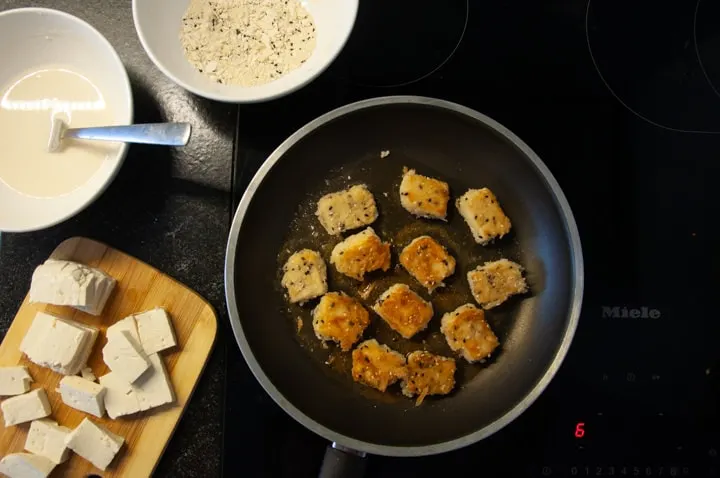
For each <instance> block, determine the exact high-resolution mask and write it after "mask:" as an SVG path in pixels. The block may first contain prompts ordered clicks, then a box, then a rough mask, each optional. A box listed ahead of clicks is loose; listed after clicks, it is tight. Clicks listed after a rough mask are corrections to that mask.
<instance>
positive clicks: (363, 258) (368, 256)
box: [330, 227, 390, 280]
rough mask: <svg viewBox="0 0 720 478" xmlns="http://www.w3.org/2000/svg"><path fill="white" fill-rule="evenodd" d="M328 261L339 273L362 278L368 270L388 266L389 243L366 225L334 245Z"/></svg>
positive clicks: (384, 269) (358, 278)
mask: <svg viewBox="0 0 720 478" xmlns="http://www.w3.org/2000/svg"><path fill="white" fill-rule="evenodd" d="M330 263H331V264H334V265H335V268H336V269H337V270H338V272H340V273H341V274H345V275H346V276H348V277H352V278H353V279H357V280H363V278H364V277H365V274H367V273H368V272H372V271H376V270H378V269H382V270H383V271H386V270H388V269H389V268H390V244H388V243H387V242H382V240H381V239H380V237H378V235H377V234H376V233H375V230H374V229H373V228H372V227H368V228H367V229H365V230H364V231H362V232H358V233H357V234H353V235H352V236H348V238H347V239H345V240H344V241H342V242H341V243H339V244H338V245H337V246H335V248H334V249H333V251H332V254H331V255H330Z"/></svg>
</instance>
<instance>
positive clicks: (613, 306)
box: [224, 0, 720, 478]
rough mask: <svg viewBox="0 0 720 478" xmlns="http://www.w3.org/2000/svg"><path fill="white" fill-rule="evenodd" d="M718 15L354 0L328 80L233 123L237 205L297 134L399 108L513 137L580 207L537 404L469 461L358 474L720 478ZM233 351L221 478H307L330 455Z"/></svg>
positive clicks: (580, 4)
mask: <svg viewBox="0 0 720 478" xmlns="http://www.w3.org/2000/svg"><path fill="white" fill-rule="evenodd" d="M719 18H720V4H718V3H717V2H712V1H710V0H702V1H700V2H697V3H696V2H695V1H687V0H684V1H679V0H678V1H666V2H657V1H648V0H637V1H633V2H628V1H626V0H623V1H621V0H591V1H590V3H589V4H588V2H586V1H574V0H572V1H571V0H566V1H552V0H550V1H544V2H537V1H530V0H507V1H504V2H479V1H461V0H447V1H446V2H433V1H430V0H414V1H393V2H371V1H362V2H361V10H360V13H359V18H358V22H357V25H356V29H355V31H354V32H353V36H352V39H351V40H350V42H349V43H348V46H347V48H346V49H345V50H344V52H343V53H342V54H341V56H340V57H339V58H338V60H337V61H336V62H335V64H334V65H333V66H332V67H331V68H330V69H329V70H328V71H327V72H326V73H325V74H323V76H322V77H320V78H319V79H317V80H316V81H315V82H314V83H312V84H311V85H310V86H308V87H306V88H304V89H303V90H301V91H299V92H297V93H295V94H293V95H291V96H290V97H287V98H284V99H281V100H278V101H275V102H272V103H269V104H260V105H250V106H243V107H241V108H240V113H239V130H238V136H237V147H236V154H237V158H236V175H235V191H236V200H239V198H240V195H241V194H242V191H243V189H244V187H245V185H246V184H247V182H248V181H249V180H250V178H251V177H252V174H254V172H255V170H256V169H257V167H258V166H259V165H260V163H261V162H262V161H263V160H264V159H265V158H266V157H267V155H268V154H269V153H270V152H271V151H272V150H273V149H274V148H275V147H276V146H277V145H279V144H280V143H281V142H282V140H283V139H284V138H286V137H287V136H288V135H289V134H291V133H292V132H293V131H295V130H296V129H297V128H299V127H300V126H302V125H303V124H305V123H306V122H307V121H309V120H311V119H313V118H315V117H316V116H318V115H320V114H323V113H325V112H327V111H329V110H331V109H333V108H336V107H338V106H341V105H344V104H347V103H350V102H353V101H356V100H360V99H364V98H369V97H375V96H384V95H394V94H405V95H423V96H433V97H438V98H442V99H446V100H451V101H455V102H458V103H461V104H464V105H466V106H469V107H471V108H473V109H476V110H478V111H480V112H482V113H485V114H487V115H489V116H490V117H492V118H494V119H496V120H498V121H499V122H500V123H502V124H504V125H505V126H507V127H508V128H510V129H511V130H512V131H514V132H515V133H516V134H517V135H519V136H520V137H521V138H522V139H523V140H525V142H527V143H528V144H529V145H530V146H531V147H532V148H533V149H534V150H535V151H536V152H537V153H538V154H539V155H540V157H541V158H542V159H543V160H544V161H545V163H546V164H547V165H548V167H549V168H550V170H551V171H552V173H553V174H554V175H555V177H556V178H557V180H558V181H559V183H560V185H561V187H562V188H563V190H564V191H565V193H566V195H567V197H568V200H569V202H570V205H571V206H572V208H573V211H574V214H575V217H576V220H577V223H578V226H579V229H580V235H581V239H582V244H583V250H584V256H585V268H586V288H585V300H584V303H583V309H582V315H581V319H580V325H579V328H578V331H577V334H576V336H575V340H574V342H573V345H572V347H571V349H570V352H569V354H568V356H567V358H566V360H565V362H564V364H563V366H562V368H561V370H560V372H559V373H558V375H557V376H556V378H555V379H554V380H553V382H552V383H551V384H550V386H549V387H548V389H547V390H546V392H545V393H544V394H543V395H542V396H541V398H540V399H539V400H538V401H537V402H536V403H535V404H534V405H532V406H531V407H530V408H529V409H528V410H527V411H526V412H525V413H524V414H523V415H522V416H521V417H520V418H518V419H517V420H516V421H514V422H513V423H511V424H510V425H509V426H507V427H506V428H504V429H503V430H501V431H499V432H498V433H496V434H495V435H493V436H492V437H490V438H488V439H486V440H484V441H482V442H480V443H477V444H476V445H473V446H470V447H468V448H466V449H463V450H459V451H456V452H452V453H448V454H445V455H440V456H433V457H425V458H414V459H409V458H403V459H399V458H385V457H375V456H373V457H371V458H370V461H369V469H368V476H371V477H386V476H387V477H394V478H397V477H405V476H407V477H411V476H412V477H416V476H433V477H437V476H447V475H449V474H455V473H463V474H467V473H469V472H470V471H471V470H472V473H473V474H474V475H477V476H488V477H494V476H512V477H524V476H528V477H534V476H650V477H656V476H658V477H660V476H692V477H707V476H718V473H720V463H718V458H717V453H718V450H719V449H720V434H719V432H718V425H720V422H719V420H718V400H719V399H720V379H719V378H718V376H719V375H718V374H719V373H720V360H719V357H720V353H719V352H718V351H719V350H720V347H718V346H717V343H718V338H719V337H720V320H719V319H718V318H717V317H716V315H717V313H716V307H715V298H716V297H715V294H716V291H715V285H716V284H717V283H718V280H717V278H716V274H717V273H718V271H720V254H719V253H718V252H717V245H718V244H720V231H719V228H718V226H717V218H718V217H720V207H719V206H720V201H718V200H717V199H716V196H715V194H714V193H713V189H714V188H715V187H719V185H720V166H718V165H719V164H720V21H718V19H719ZM379 32H380V33H379ZM229 340H230V341H232V338H230V339H229ZM228 353H229V356H228V360H227V368H228V380H227V383H228V385H227V395H226V402H227V407H226V426H225V457H224V470H225V474H226V475H227V476H268V477H275V476H277V477H285V476H287V477H290V476H293V477H294V476H314V475H316V474H317V471H318V467H319V465H320V463H321V460H322V456H323V453H324V448H325V446H326V444H327V443H326V442H325V440H323V439H322V438H320V437H318V436H316V435H314V434H312V433H311V432H309V431H306V430H305V429H304V428H302V427H301V426H300V425H298V424H297V423H295V422H294V421H293V420H292V419H291V418H289V417H288V416H287V415H285V413H284V412H283V411H282V410H281V409H280V408H279V407H278V406H276V405H275V404H274V402H272V400H271V399H270V398H269V396H267V395H266V394H265V393H264V392H263V390H262V389H261V388H260V386H259V385H258V384H257V382H256V381H255V379H254V378H253V377H252V375H251V374H250V372H249V371H248V369H247V367H246V365H245V364H244V362H243V359H242V357H241V355H240V353H239V351H238V350H237V348H236V347H229V352H228ZM488 393H491V391H488Z"/></svg>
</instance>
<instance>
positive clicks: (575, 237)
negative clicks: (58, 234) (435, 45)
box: [225, 96, 584, 457]
mask: <svg viewBox="0 0 720 478" xmlns="http://www.w3.org/2000/svg"><path fill="white" fill-rule="evenodd" d="M387 104H417V105H424V106H431V107H437V108H442V109H446V110H450V111H452V112H455V113H459V114H462V115H465V116H468V117H469V118H471V119H474V120H476V121H479V122H480V123H482V124H484V125H485V126H486V127H488V128H490V129H492V130H494V131H495V132H496V133H498V134H500V135H501V136H503V137H504V138H505V139H506V140H507V141H509V142H510V143H512V144H513V145H514V146H515V147H517V148H518V149H519V150H520V151H521V153H522V154H523V155H524V156H525V157H526V159H527V160H529V161H530V162H531V164H532V165H533V166H534V167H535V168H536V170H537V171H538V173H539V174H540V175H541V177H542V178H543V179H544V180H545V182H546V184H547V187H548V188H549V189H550V191H551V193H552V196H553V198H554V200H555V203H556V206H557V207H558V209H559V210H560V212H561V214H562V217H563V221H564V226H565V230H566V234H567V236H568V237H569V242H570V247H571V263H572V266H571V267H572V275H573V278H572V282H573V286H572V288H571V294H572V295H573V296H572V297H571V301H570V307H569V314H568V315H569V320H568V324H567V327H566V329H565V333H564V335H563V338H562V342H561V343H560V346H559V347H558V349H557V351H556V353H555V357H554V358H553V360H552V362H551V363H550V366H549V367H548V368H547V370H546V371H545V374H544V375H543V376H542V378H540V380H539V381H538V382H537V383H536V384H535V386H534V387H533V388H532V390H530V392H529V393H528V394H527V395H526V396H525V397H524V398H523V399H522V400H521V401H520V402H518V403H517V404H515V406H514V407H513V408H511V409H510V410H509V411H507V412H506V413H505V414H504V415H502V416H501V417H499V418H498V419H496V420H495V421H494V422H492V423H490V424H488V425H486V426H485V427H483V428H481V429H479V430H475V431H474V432H472V433H468V434H466V435H463V436H461V437H458V438H454V439H452V440H447V441H444V442H440V443H434V444H431V445H420V446H392V445H379V444H376V443H372V442H366V441H363V440H358V439H355V438H351V437H348V436H346V435H343V434H342V433H338V432H336V431H334V430H332V429H330V428H328V427H326V426H324V425H322V424H320V423H319V422H317V421H315V420H314V419H312V418H311V417H309V416H308V415H306V414H305V413H303V412H302V411H301V410H300V409H298V408H296V407H295V406H294V405H293V404H292V403H291V402H290V401H289V400H288V399H287V398H285V396H284V395H283V394H282V393H281V392H280V391H279V390H278V389H277V388H276V387H275V385H274V384H273V383H272V381H271V380H270V378H269V377H268V376H267V375H266V374H265V372H264V371H263V369H262V367H261V366H260V363H259V362H258V361H257V360H256V358H255V356H254V354H253V352H252V350H251V348H250V344H249V342H248V340H247V338H246V337H245V332H244V330H243V327H242V323H241V322H240V312H239V309H238V305H237V300H236V298H235V290H236V289H235V253H236V248H237V241H238V238H239V234H240V229H241V227H242V223H243V220H244V218H245V215H246V213H247V211H248V208H249V206H250V203H251V202H252V199H253V197H254V195H255V192H256V191H257V190H258V188H259V187H260V185H261V184H262V182H263V181H264V179H265V177H266V176H267V174H268V173H269V172H270V170H271V169H272V168H273V167H274V166H275V164H276V163H277V162H278V161H279V160H280V159H281V158H282V157H283V156H284V155H285V153H286V152H287V151H289V150H290V149H291V148H292V147H293V146H295V144H296V143H298V142H299V141H301V140H302V139H303V138H304V137H305V136H307V135H308V134H310V133H312V132H313V131H315V130H316V129H318V128H319V127H321V126H323V125H325V124H327V123H329V122H331V121H334V120H335V119H337V118H339V117H342V116H344V115H346V114H348V113H352V112H355V111H359V110H363V109H367V108H373V107H377V106H382V105H387ZM583 292H584V263H583V256H582V248H581V244H580V234H579V232H578V228H577V224H576V222H575V217H574V216H573V213H572V210H571V208H570V204H569V203H568V201H567V199H566V197H565V194H564V193H563V192H562V190H561V189H560V185H559V184H558V183H557V181H556V179H555V177H554V176H553V175H552V173H551V172H550V170H549V169H548V167H547V166H546V165H545V163H544V162H543V161H542V160H541V159H540V157H539V156H538V155H537V154H536V153H535V152H534V151H533V150H532V149H531V148H530V147H529V146H528V145H527V144H525V142H523V141H522V140H521V139H520V138H519V137H518V136H516V135H515V134H514V133H513V132H512V131H510V130H509V129H507V128H505V127H504V126H503V125H501V124H500V123H498V122H497V121H495V120H493V119H492V118H490V117H488V116H486V115H484V114H482V113H479V112H477V111H475V110H473V109H471V108H468V107H466V106H462V105H460V104H457V103H453V102H450V101H446V100H441V99H437V98H430V97H423V96H383V97H377V98H371V99H367V100H362V101H358V102H355V103H351V104H348V105H345V106H341V107H339V108H336V109H334V110H332V111H330V112H328V113H325V114H323V115H322V116H319V117H318V118H316V119H314V120H312V121H310V122H309V123H307V124H305V125H304V126H302V127H301V128H300V129H298V130H297V131H296V132H295V133H293V134H292V135H291V136H289V137H288V138H287V139H286V140H285V141H283V142H282V143H281V144H280V145H279V146H278V147H277V148H276V149H275V151H273V152H272V153H271V154H270V155H269V156H268V157H267V159H266V160H265V161H264V162H263V164H262V165H261V166H260V168H259V169H258V171H257V172H256V173H255V175H254V176H253V178H252V180H251V181H250V183H249V184H248V187H247V189H246V190H245V192H244V193H243V195H242V198H241V200H240V203H239V204H238V207H237V210H236V212H235V215H234V217H233V222H232V226H231V228H230V234H229V236H228V243H227V249H226V255H225V299H226V302H227V309H228V314H229V317H230V326H231V327H232V330H233V335H234V336H235V340H236V342H237V344H238V346H239V348H240V352H241V353H242V355H243V358H244V359H245V362H246V363H247V364H248V367H249V368H250V370H251V371H252V373H253V375H254V376H255V378H256V380H258V382H260V385H261V386H262V387H263V389H264V390H265V392H266V393H267V394H268V395H270V397H271V398H272V399H273V400H274V401H275V403H277V404H278V405H279V406H280V407H281V408H282V409H283V410H284V411H285V412H286V413H287V414H288V415H290V416H291V417H292V418H294V419H295V420H296V421H298V422H299V423H300V424H301V425H303V426H304V427H306V428H307V429H309V430H311V431H313V432H314V433H316V434H318V435H320V436H322V437H324V438H325V439H327V440H329V441H332V442H334V443H337V444H340V445H342V446H344V447H347V448H350V449H353V450H357V451H362V452H366V453H371V454H375V455H384V456H397V457H413V456H426V455H434V454H439V453H445V452H448V451H452V450H456V449H459V448H463V447H465V446H468V445H471V444H473V443H476V442H478V441H480V440H482V439H484V438H487V437H489V436H490V435H492V434H494V433H495V432H497V431H499V430H500V429H502V428H504V427H505V426H507V425H508V424H510V423H511V422H512V421H513V420H515V419H516V418H517V417H518V416H520V415H521V414H522V413H523V412H524V411H525V410H526V409H527V408H528V407H529V406H530V405H532V403H533V402H535V400H537V398H538V397H539V396H540V395H541V394H542V392H543V391H544V390H545V388H546V387H547V386H548V384H549V383H550V381H551V380H552V379H553V378H554V376H555V375H556V373H557V371H558V370H559V368H560V365H561V364H562V362H563V360H564V359H565V357H566V356H567V352H568V350H569V348H570V344H571V343H572V340H573V337H574V335H575V331H576V329H577V325H578V322H579V318H580V309H581V305H582V298H583Z"/></svg>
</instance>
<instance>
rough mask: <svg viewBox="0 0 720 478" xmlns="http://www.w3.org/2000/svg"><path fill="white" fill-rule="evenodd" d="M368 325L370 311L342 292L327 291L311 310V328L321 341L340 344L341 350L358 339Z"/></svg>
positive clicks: (345, 350) (349, 346) (348, 348)
mask: <svg viewBox="0 0 720 478" xmlns="http://www.w3.org/2000/svg"><path fill="white" fill-rule="evenodd" d="M368 325H370V313H369V312H368V311H367V310H366V309H365V307H363V305H362V304H361V303H360V302H358V301H357V300H355V299H353V298H352V297H350V296H349V295H347V294H345V293H344V292H328V293H327V294H325V295H324V296H322V298H321V299H320V303H318V305H317V307H315V309H314V310H313V329H314V330H315V335H316V336H317V338H319V339H320V340H322V341H323V342H326V341H332V342H336V343H338V344H340V348H341V349H342V350H343V352H347V351H348V350H350V349H351V348H352V346H353V344H354V343H355V342H357V341H358V340H360V337H362V334H363V332H365V329H366V328H367V326H368Z"/></svg>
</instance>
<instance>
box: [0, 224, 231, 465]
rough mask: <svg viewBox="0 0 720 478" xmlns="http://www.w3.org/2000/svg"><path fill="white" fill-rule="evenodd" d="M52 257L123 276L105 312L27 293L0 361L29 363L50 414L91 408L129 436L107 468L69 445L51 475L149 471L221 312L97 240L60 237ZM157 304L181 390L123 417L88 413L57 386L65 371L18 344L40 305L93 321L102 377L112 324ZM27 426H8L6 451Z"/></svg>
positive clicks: (77, 415)
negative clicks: (166, 401) (35, 359)
mask: <svg viewBox="0 0 720 478" xmlns="http://www.w3.org/2000/svg"><path fill="white" fill-rule="evenodd" d="M51 257H52V258H53V259H66V260H72V261H76V262H81V263H83V264H87V265H90V266H93V267H98V268H100V269H101V270H103V271H105V272H106V273H108V274H110V275H111V276H113V277H114V278H115V279H117V281H118V283H117V286H116V288H115V291H114V292H113V294H112V296H111V297H110V299H109V301H108V303H107V305H106V306H105V310H104V311H103V314H102V315H101V316H99V317H94V316H92V315H89V314H86V313H83V312H80V311H77V310H75V309H72V308H70V307H59V306H52V305H43V304H30V303H29V302H28V297H25V300H24V301H23V303H22V305H21V306H20V310H19V311H18V313H17V315H16V316H15V320H14V321H13V323H12V325H11V326H10V330H8V332H7V334H6V335H5V339H4V340H3V342H2V345H0V365H1V366H7V365H17V364H21V365H26V366H27V367H28V369H29V370H30V374H31V375H32V377H33V379H34V380H35V383H33V385H32V386H33V388H37V387H43V388H44V389H45V391H46V392H47V395H48V398H49V399H50V404H51V406H52V411H53V413H52V417H51V418H53V419H54V420H55V421H57V422H58V423H59V424H61V425H64V426H66V427H69V428H74V427H76V426H77V425H78V424H79V423H80V422H81V421H82V419H83V418H84V417H86V416H87V417H88V418H89V419H90V420H92V421H93V422H96V423H100V424H102V425H103V426H105V427H107V428H108V429H109V430H111V431H112V432H114V433H116V434H118V435H120V436H122V437H124V438H125V445H123V447H122V449H121V450H120V452H119V453H118V455H117V456H116V457H115V459H114V460H113V462H112V463H111V465H110V467H109V468H108V469H107V470H106V471H104V472H103V471H101V470H98V469H97V468H95V467H94V466H93V465H92V464H90V463H89V462H87V461H85V460H84V459H83V458H81V457H80V456H78V455H75V454H73V453H71V458H70V459H69V460H68V461H67V462H66V463H64V464H62V465H59V466H58V467H57V468H55V470H54V471H53V473H52V475H51V476H57V477H59V476H69V477H85V476H88V475H92V474H97V475H101V476H108V477H114V476H118V477H119V476H124V477H132V478H140V477H146V476H150V475H151V474H152V472H153V470H154V469H155V466H156V465H157V463H158V461H159V459H160V456H161V455H162V453H163V451H164V450H165V447H166V446H167V443H168V441H169V440H170V437H171V436H172V433H173V430H175V427H176V426H177V424H178V421H179V420H180V416H181V415H182V413H183V410H185V406H186V405H187V403H188V400H189V399H190V395H191V394H192V392H193V390H194V389H195V385H196V384H197V381H198V378H199V377H200V374H201V373H202V371H203V368H204V367H205V363H206V362H207V359H208V357H209V355H210V351H211V350H212V347H213V343H214V341H215V334H216V331H217V317H216V316H215V312H214V311H213V308H212V306H211V305H210V304H208V303H207V302H206V301H205V300H204V299H203V298H202V297H200V296H199V295H198V294H197V293H195V292H194V291H192V290H190V289H188V288H187V287H186V286H184V285H182V284H180V283H179V282H177V281H175V280H173V279H171V278H170V277H168V276H166V275H164V274H162V273H161V272H159V271H158V270H156V269H154V268H152V267H150V266H149V265H147V264H145V263H143V262H140V261H139V260H137V259H135V258H133V257H130V256H128V255H127V254H124V253H122V252H120V251H117V250H115V249H112V248H111V247H108V246H106V245H104V244H101V243H99V242H95V241H92V240H90V239H85V238H82V237H74V238H71V239H68V240H66V241H65V242H63V243H62V244H60V245H59V246H58V248H57V249H55V251H54V252H53V253H52V255H51ZM17 287H26V288H27V289H28V290H29V288H30V284H17ZM153 307H163V308H165V309H166V310H167V311H168V312H169V313H170V316H171V317H172V321H173V325H174V327H175V333H176V334H177V339H178V346H177V347H175V348H172V349H169V350H165V351H163V352H161V355H162V356H163V360H164V361H165V366H166V367H167V369H168V373H169V374H170V377H171V379H172V383H173V386H174V388H175V394H176V396H177V400H176V402H175V403H174V404H172V405H167V406H164V407H159V408H155V409H153V410H148V411H146V412H141V413H138V414H135V415H130V416H127V417H120V418H118V419H117V420H111V419H110V418H108V417H107V416H106V417H104V418H97V417H94V416H92V415H87V414H85V413H83V412H80V411H78V410H75V409H73V408H70V407H68V406H67V405H65V404H64V403H63V402H62V400H61V398H60V394H59V393H57V392H56V391H55V389H56V388H57V387H58V386H59V385H58V384H59V382H60V379H61V378H62V377H63V376H62V375H60V374H58V373H55V372H53V371H52V370H50V369H47V368H43V367H39V366H37V365H35V364H33V363H31V362H30V361H29V360H27V359H26V358H25V357H24V356H23V355H22V354H21V353H20V351H19V346H20V342H21V341H22V339H23V337H24V336H25V332H26V331H27V330H28V328H29V326H30V323H31V322H32V320H33V318H34V317H35V314H36V313H37V312H38V311H45V312H48V313H50V314H53V315H56V316H58V317H62V318H67V319H72V320H76V321H78V322H81V323H83V324H88V325H92V326H95V327H97V328H99V329H100V331H101V332H100V335H99V336H98V339H97V341H96V342H95V347H94V349H93V353H92V355H91V356H90V360H89V361H88V365H89V366H90V367H91V368H92V370H93V373H94V374H95V375H96V376H98V377H99V376H101V375H105V374H106V373H107V372H108V368H107V366H106V365H105V363H104V362H103V360H102V348H103V347H104V345H105V343H106V342H107V340H106V338H105V330H106V329H107V327H108V326H110V325H112V324H114V323H115V322H116V321H117V320H120V319H122V318H124V317H127V316H128V315H130V314H132V313H137V312H141V311H144V310H147V309H151V308H153ZM29 428H30V423H29V422H28V423H24V424H21V425H16V426H12V427H4V426H2V430H1V431H0V455H1V456H5V455H6V454H8V453H13V452H21V451H23V448H24V445H25V438H26V436H27V432H28V430H29Z"/></svg>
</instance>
